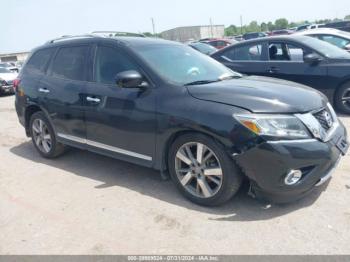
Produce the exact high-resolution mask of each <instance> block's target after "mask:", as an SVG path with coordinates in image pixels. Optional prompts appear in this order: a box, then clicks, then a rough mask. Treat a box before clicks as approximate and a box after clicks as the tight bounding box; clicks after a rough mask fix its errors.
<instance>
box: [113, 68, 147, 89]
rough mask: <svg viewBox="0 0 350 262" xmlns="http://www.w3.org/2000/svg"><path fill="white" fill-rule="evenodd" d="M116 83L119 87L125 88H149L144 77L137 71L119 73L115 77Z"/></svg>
mask: <svg viewBox="0 0 350 262" xmlns="http://www.w3.org/2000/svg"><path fill="white" fill-rule="evenodd" d="M115 82H116V84H117V85H118V86H120V87H124V88H141V87H146V86H147V83H146V82H145V81H144V78H143V76H142V75H141V74H140V73H139V72H137V71H135V70H129V71H123V72H120V73H118V74H117V75H116V77H115Z"/></svg>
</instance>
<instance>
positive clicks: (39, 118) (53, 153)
mask: <svg viewBox="0 0 350 262" xmlns="http://www.w3.org/2000/svg"><path fill="white" fill-rule="evenodd" d="M29 126H30V133H31V137H32V141H33V144H34V146H35V148H36V149H37V150H38V152H39V153H40V155H42V156H43V157H45V158H54V157H57V156H59V155H61V154H62V153H63V152H64V149H65V147H64V145H63V144H61V143H59V142H57V140H56V136H55V133H54V131H53V128H52V126H51V124H50V122H49V121H48V119H47V118H46V116H45V114H44V113H43V112H41V111H39V112H36V113H34V114H33V115H32V117H31V118H30V123H29Z"/></svg>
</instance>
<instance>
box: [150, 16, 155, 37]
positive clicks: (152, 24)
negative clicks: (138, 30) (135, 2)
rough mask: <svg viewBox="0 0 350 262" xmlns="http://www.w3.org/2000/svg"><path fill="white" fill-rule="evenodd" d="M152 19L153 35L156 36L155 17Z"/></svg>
mask: <svg viewBox="0 0 350 262" xmlns="http://www.w3.org/2000/svg"><path fill="white" fill-rule="evenodd" d="M151 21H152V28H153V36H154V37H155V36H156V27H155V25H154V19H153V17H152V18H151Z"/></svg>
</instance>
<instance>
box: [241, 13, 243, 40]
mask: <svg viewBox="0 0 350 262" xmlns="http://www.w3.org/2000/svg"><path fill="white" fill-rule="evenodd" d="M241 35H243V18H242V15H241Z"/></svg>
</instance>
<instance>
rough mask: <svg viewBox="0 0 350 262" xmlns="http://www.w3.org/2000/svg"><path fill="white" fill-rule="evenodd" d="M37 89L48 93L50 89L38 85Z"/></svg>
mask: <svg viewBox="0 0 350 262" xmlns="http://www.w3.org/2000/svg"><path fill="white" fill-rule="evenodd" d="M38 91H39V92H41V93H50V90H49V89H47V88H42V87H40V88H39V89H38Z"/></svg>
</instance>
